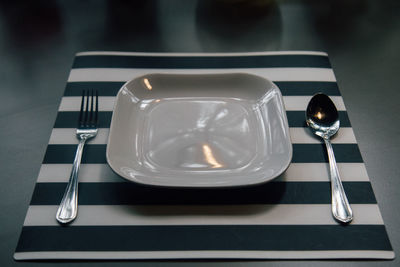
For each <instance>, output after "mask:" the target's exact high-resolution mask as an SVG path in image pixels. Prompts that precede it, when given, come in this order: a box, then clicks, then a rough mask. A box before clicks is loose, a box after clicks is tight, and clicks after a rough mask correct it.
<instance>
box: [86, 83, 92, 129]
mask: <svg viewBox="0 0 400 267" xmlns="http://www.w3.org/2000/svg"><path fill="white" fill-rule="evenodd" d="M90 95H91V97H90V111H89V120H88V123H87V124H88V126H90V127H93V124H94V123H93V113H94V111H93V89H91V90H90Z"/></svg>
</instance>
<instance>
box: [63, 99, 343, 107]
mask: <svg viewBox="0 0 400 267" xmlns="http://www.w3.org/2000/svg"><path fill="white" fill-rule="evenodd" d="M311 97H312V96H284V97H283V103H284V105H285V108H286V110H288V111H304V110H306V108H307V105H308V102H309V101H310V99H311ZM330 98H331V99H332V101H333V103H334V104H335V106H336V108H337V109H338V110H341V111H343V110H346V108H345V106H344V103H343V99H342V97H341V96H331V97H330ZM81 99H82V98H81V97H80V96H66V97H63V98H62V99H61V104H60V107H59V109H58V111H79V110H80V108H81ZM115 99H116V97H114V96H102V97H99V111H113V109H114V103H115Z"/></svg>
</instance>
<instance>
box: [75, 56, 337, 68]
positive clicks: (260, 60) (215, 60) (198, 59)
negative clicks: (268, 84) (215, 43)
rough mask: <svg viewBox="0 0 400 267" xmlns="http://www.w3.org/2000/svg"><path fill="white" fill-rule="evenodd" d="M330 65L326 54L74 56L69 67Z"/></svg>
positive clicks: (271, 66)
mask: <svg viewBox="0 0 400 267" xmlns="http://www.w3.org/2000/svg"><path fill="white" fill-rule="evenodd" d="M284 67H289V68H296V67H298V68H300V67H309V68H331V64H330V62H329V59H328V57H327V56H319V55H270V56H266V55H264V56H223V57H221V56H177V57H175V56H173V57H163V56H114V55H97V56H77V57H75V60H74V63H73V66H72V68H73V69H76V68H140V69H237V68H284Z"/></svg>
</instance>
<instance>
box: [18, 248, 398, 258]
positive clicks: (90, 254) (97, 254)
mask: <svg viewBox="0 0 400 267" xmlns="http://www.w3.org/2000/svg"><path fill="white" fill-rule="evenodd" d="M394 256H395V255H394V252H393V251H386V250H313V251H308V250H301V251H299V250H296V251H287V250H285V251H272V250H267V251H263V250H257V251H251V250H246V251H241V250H234V251H229V250H218V251H211V250H209V251H207V250H201V251H197V250H196V251H193V250H185V251H40V252H16V253H14V259H15V260H41V259H99V260H108V259H114V260H115V259H122V260H128V259H153V260H154V259H394Z"/></svg>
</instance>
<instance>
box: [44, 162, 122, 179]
mask: <svg viewBox="0 0 400 267" xmlns="http://www.w3.org/2000/svg"><path fill="white" fill-rule="evenodd" d="M71 169H72V163H71V164H42V166H41V167H40V172H39V177H38V180H37V182H38V183H66V182H68V179H69V176H70V174H71ZM79 182H82V183H108V182H126V180H125V179H123V178H122V177H120V176H118V175H117V174H115V173H114V172H113V171H112V169H111V168H110V166H109V165H108V164H81V167H80V169H79Z"/></svg>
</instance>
